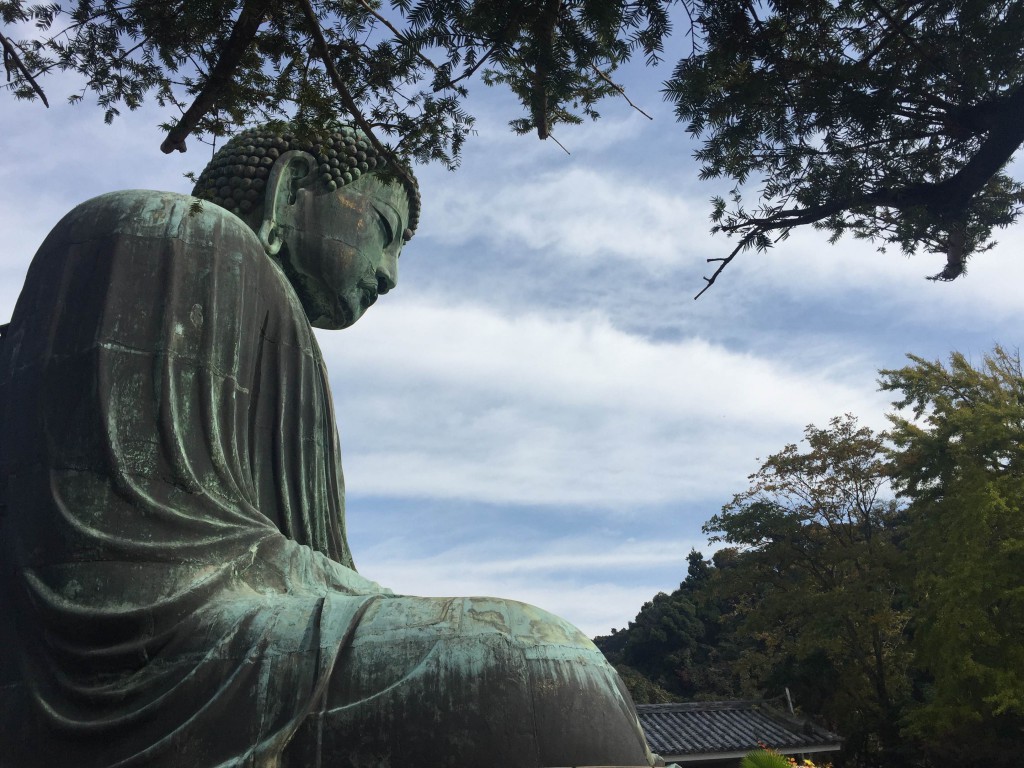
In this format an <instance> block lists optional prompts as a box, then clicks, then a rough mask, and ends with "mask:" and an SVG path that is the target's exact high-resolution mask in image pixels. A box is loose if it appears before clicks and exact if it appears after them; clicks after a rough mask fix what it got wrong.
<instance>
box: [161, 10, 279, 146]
mask: <svg viewBox="0 0 1024 768" xmlns="http://www.w3.org/2000/svg"><path fill="white" fill-rule="evenodd" d="M267 8H268V2H267V0H246V2H245V5H243V6H242V12H241V13H240V14H239V15H238V20H237V21H236V22H235V26H234V27H233V28H232V30H231V35H230V36H229V37H228V40H227V42H226V43H225V44H224V51H223V53H221V55H220V58H219V59H217V63H216V64H214V65H213V68H212V69H211V70H210V75H209V77H207V78H206V82H205V83H204V84H203V88H202V90H201V91H200V92H199V95H197V96H196V98H195V100H194V101H193V102H192V106H190V107H189V108H188V109H187V110H186V111H185V114H184V115H182V116H181V119H180V120H179V121H178V123H177V125H175V126H174V127H173V128H172V129H171V130H170V131H168V132H167V138H165V139H164V141H163V143H162V144H161V145H160V151H161V152H163V153H164V154H165V155H167V154H170V153H171V152H174V151H175V150H177V151H178V152H185V151H186V147H185V139H186V138H188V136H189V134H191V133H192V131H194V130H195V128H196V126H197V125H199V121H200V120H202V119H203V118H204V117H205V116H206V115H207V113H208V112H209V111H210V110H211V109H214V106H215V104H216V103H217V101H218V99H219V97H220V96H221V93H222V92H223V91H224V90H225V89H226V88H228V87H229V86H230V84H231V79H232V76H233V75H234V73H235V70H236V69H237V68H238V64H239V62H241V60H242V57H243V56H244V55H245V52H246V51H247V50H248V49H249V46H250V45H251V44H252V41H253V40H254V39H255V38H256V33H257V31H259V27H260V24H262V23H263V19H264V18H266V15H267Z"/></svg>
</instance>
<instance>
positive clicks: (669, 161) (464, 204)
mask: <svg viewBox="0 0 1024 768" xmlns="http://www.w3.org/2000/svg"><path fill="white" fill-rule="evenodd" d="M672 60H673V55H672V54H671V53H670V55H669V56H668V61H669V62H671V61H672ZM665 77H667V70H666V69H663V70H662V71H660V72H649V71H648V72H645V71H643V70H637V71H632V72H630V73H626V76H625V82H626V83H627V85H628V87H629V90H630V96H631V98H632V99H633V100H634V101H635V102H637V103H638V104H640V105H641V106H642V107H643V108H644V109H645V110H646V111H648V112H649V113H651V114H652V115H653V116H654V117H655V119H654V120H653V121H648V120H647V119H646V118H644V117H643V116H641V115H639V114H637V113H636V112H634V111H632V110H631V109H629V107H628V105H627V104H626V103H625V102H624V101H608V102H606V103H604V104H603V105H602V107H601V111H602V114H603V115H604V117H603V119H602V120H601V121H599V122H597V123H593V124H587V125H585V126H581V127H578V128H574V129H562V130H560V131H558V132H557V133H556V134H555V135H556V136H557V138H558V139H559V141H560V142H561V143H562V144H564V145H565V146H566V147H567V148H568V149H569V150H570V152H571V154H569V155H567V154H565V153H564V152H563V151H562V150H561V149H559V148H558V147H557V146H556V145H554V144H553V143H552V142H539V141H537V139H536V138H535V137H517V136H514V135H513V134H512V133H511V132H510V131H509V130H508V128H507V121H508V120H509V119H512V118H513V117H517V116H518V113H517V111H516V107H515V105H514V104H511V103H509V101H508V100H507V99H506V98H505V97H503V96H502V94H500V93H499V92H496V91H491V90H488V89H485V88H484V87H483V86H477V87H475V88H474V89H473V93H472V99H471V102H470V106H471V108H472V109H473V110H475V113H476V114H477V116H478V123H477V134H476V135H475V136H473V137H472V138H471V140H470V141H469V142H468V143H467V146H466V151H465V156H464V161H463V164H462V168H461V169H460V170H459V171H457V172H455V173H449V172H446V171H444V170H442V169H440V168H419V169H418V171H417V172H418V175H419V178H420V182H421V187H422V191H423V201H424V203H423V205H424V208H423V217H422V223H421V225H420V230H419V232H418V233H417V235H416V237H415V239H414V240H413V241H412V242H411V243H410V244H409V246H408V247H407V248H406V250H405V252H404V253H403V255H402V259H401V265H400V275H399V284H398V288H397V290H395V291H394V292H392V293H389V294H388V295H387V296H386V297H384V298H382V299H381V300H380V301H379V302H378V303H377V304H376V305H375V306H374V307H373V309H372V310H371V311H370V312H369V313H368V314H367V315H366V317H365V318H363V319H362V320H360V322H359V323H358V324H357V325H356V326H355V327H353V328H351V329H349V330H346V331H342V332H335V333H331V332H320V333H319V334H318V335H319V338H320V342H321V345H322V347H323V351H324V354H325V358H326V360H327V362H328V367H329V371H330V376H331V382H332V387H333V391H334V397H335V405H336V410H337V413H338V419H339V426H340V431H341V436H342V450H343V456H344V465H345V476H346V484H347V486H348V528H349V536H350V541H351V544H352V548H353V552H354V554H355V558H356V562H357V565H358V566H359V568H360V570H361V571H362V572H363V573H364V574H366V575H367V576H369V577H370V578H372V579H375V580H377V581H379V582H381V583H382V584H385V585H387V586H390V587H391V588H393V589H394V590H395V591H396V592H403V593H408V594H427V595H444V594H459V595H470V594H472V595H478V594H492V595H499V596H503V597H511V598H516V599H520V600H524V601H527V602H532V603H535V604H538V605H540V606H542V607H544V608H547V609H549V610H551V611H554V612H555V613H558V614H561V615H563V616H565V617H567V618H568V619H570V620H571V621H573V622H575V623H576V624H578V625H579V626H580V627H581V628H582V629H583V630H584V631H586V632H587V633H589V634H597V633H605V632H607V631H608V630H609V629H610V628H611V627H622V626H625V625H626V623H627V622H628V621H629V620H630V619H632V618H633V616H634V615H635V614H636V612H637V610H638V609H639V607H640V605H641V604H642V603H643V602H644V601H645V600H648V599H650V598H651V597H652V596H653V595H654V594H655V593H656V592H658V591H659V590H671V589H673V588H674V587H675V586H677V584H678V582H679V581H680V579H681V578H683V576H684V575H685V569H686V562H685V558H686V554H687V553H688V552H689V550H690V548H691V547H697V548H698V549H704V550H706V551H710V549H709V548H708V546H707V541H706V538H705V537H704V536H703V535H702V534H701V530H700V529H701V524H702V523H703V522H704V521H705V520H706V519H707V518H708V517H710V516H711V515H712V514H714V513H715V512H716V511H718V510H719V509H720V507H721V506H722V504H724V503H726V502H727V501H729V499H730V498H731V497H732V495H733V494H734V493H737V492H740V491H742V490H743V489H744V488H745V487H746V485H745V484H746V477H747V475H748V474H750V473H751V472H752V471H754V470H755V469H756V468H757V466H758V461H757V458H758V457H764V456H767V455H768V454H769V453H772V452H774V451H776V450H778V449H780V448H781V447H782V446H783V445H784V444H786V443H787V442H793V441H797V440H798V439H799V438H800V436H801V433H802V430H803V427H804V426H805V425H806V424H808V423H812V422H813V423H817V424H824V423H825V422H826V421H827V420H828V419H829V418H830V417H831V416H834V415H838V414H842V413H845V412H852V413H854V414H856V415H858V416H859V417H860V418H861V420H862V421H863V422H865V423H867V424H869V425H871V426H873V427H876V428H880V427H883V426H884V424H885V420H884V413H885V411H886V409H887V408H888V400H889V398H888V396H886V395H884V394H882V393H879V392H877V384H876V378H877V370H878V369H879V368H884V367H897V366H900V365H902V364H903V363H904V354H905V353H907V352H913V353H915V354H918V355H922V356H924V357H927V358H945V357H946V356H947V355H948V354H949V353H950V352H951V351H953V350H959V351H963V352H965V353H967V354H969V355H970V356H972V357H973V358H974V359H980V357H981V356H982V355H983V354H984V353H985V352H986V351H987V350H989V349H990V348H991V347H992V345H993V344H994V343H997V342H998V343H1001V344H1003V345H1004V346H1007V347H1009V348H1015V347H1016V346H1017V345H1018V344H1019V341H1018V338H1019V336H1018V329H1019V328H1020V327H1021V321H1022V316H1024V302H1022V301H1021V298H1020V296H1021V287H1020V286H1021V285H1022V278H1024V264H1022V263H1021V260H1020V259H1019V258H1017V255H1018V253H1019V252H1020V249H1021V247H1022V245H1024V236H1022V230H1021V228H1020V226H1016V227H1014V228H1011V229H1008V230H1004V231H1002V232H1001V233H999V240H1000V244H999V246H997V248H996V249H995V250H994V251H992V252H990V253H988V254H983V255H981V256H979V257H978V258H977V260H976V261H975V262H972V264H971V265H970V270H969V274H968V276H967V278H966V279H964V280H961V281H958V282H955V283H952V284H936V283H931V282H928V281H926V280H925V279H924V276H925V275H928V274H934V273H935V272H938V271H939V270H940V269H941V267H942V263H941V259H940V258H939V257H935V256H926V255H922V256H918V257H915V258H912V259H907V258H905V257H903V256H902V255H900V254H898V253H895V252H891V253H888V254H878V253H876V252H875V251H874V249H873V246H871V245H870V244H868V243H864V242H854V241H843V242H841V243H840V244H838V245H837V246H830V245H828V243H827V241H826V238H825V236H824V235H822V234H820V233H815V232H806V233H797V234H795V235H794V236H793V237H792V238H791V239H790V240H789V241H787V242H786V243H783V244H781V245H780V246H779V247H778V248H776V250H775V251H774V252H773V253H770V254H768V255H767V256H765V255H759V254H750V255H746V256H743V257H741V258H739V259H737V260H736V261H735V262H734V263H733V264H732V266H730V268H729V269H728V270H727V271H726V273H725V274H724V275H723V277H722V278H720V280H719V282H718V283H717V284H716V285H715V286H714V287H713V288H712V289H711V290H710V291H709V292H708V293H707V294H705V295H704V296H703V297H702V298H701V299H700V300H699V301H696V302H695V301H693V299H692V297H693V295H694V294H695V293H696V292H697V291H699V290H700V288H701V287H702V285H703V281H702V280H701V276H702V275H704V274H710V270H709V268H708V265H706V264H705V259H706V258H708V257H714V256H722V255H725V254H727V253H728V251H729V250H730V242H729V241H728V240H726V239H725V238H723V237H720V236H716V237H712V236H711V235H709V234H708V229H709V224H708V220H707V214H708V209H709V206H708V199H709V197H710V196H711V195H712V194H714V193H715V192H721V191H722V189H723V186H722V185H715V184H710V183H702V182H699V181H698V180H697V168H696V164H695V163H694V161H693V160H692V151H693V149H694V145H693V144H692V143H691V142H690V141H689V139H688V138H687V136H686V134H685V133H684V131H683V128H682V126H680V125H678V124H677V123H676V122H675V121H674V119H673V117H672V115H671V110H670V109H669V108H668V106H667V105H665V104H664V103H663V102H662V101H661V98H660V94H659V93H658V89H659V87H660V85H659V84H660V82H661V80H663V79H664V78H665ZM47 88H48V90H49V91H50V97H51V99H50V100H51V103H52V104H54V106H53V108H52V109H49V110H45V109H44V108H43V107H42V105H41V104H39V103H23V102H15V101H13V100H11V99H10V98H9V97H7V96H6V94H3V95H0V135H2V136H3V137H4V141H3V148H4V156H3V160H2V161H0V224H2V225H3V232H4V237H3V247H2V249H0V323H3V322H6V321H7V320H8V318H9V317H10V313H11V311H12V310H13V307H14V302H15V301H16V299H17V295H18V292H19V290H20V287H21V283H22V281H23V279H24V276H25V270H26V269H27V266H28V263H29V261H30V259H31V257H32V254H33V253H34V252H35V249H36V248H37V247H38V245H39V244H40V243H41V242H42V240H43V238H44V237H45V236H46V233H47V232H48V231H49V229H50V227H52V226H53V224H55V223H56V222H57V220H58V219H59V218H60V217H61V216H62V215H63V214H64V213H65V212H66V211H67V210H68V209H69V208H71V207H72V206H74V205H75V204H77V203H78V202H81V201H82V200H85V199H88V198H89V197H92V196H94V195H97V194H100V193H102V192H107V191H110V190H114V189H129V188H147V189H167V190H174V191H182V192H187V191H188V190H189V189H190V187H191V184H190V183H189V182H187V181H186V180H185V179H184V178H183V174H184V173H185V172H187V171H193V172H198V171H200V170H201V169H202V167H203V165H204V164H205V162H206V160H207V159H208V158H209V148H208V147H206V146H204V145H202V144H198V143H196V142H194V141H193V142H191V143H190V151H189V152H188V153H186V154H184V155H174V156H165V155H162V154H161V153H160V152H159V144H160V142H161V140H162V135H161V133H160V131H159V130H158V128H157V127H156V126H157V125H158V124H159V123H160V122H162V121H163V120H166V119H167V118H168V116H167V115H163V114H161V113H160V112H159V111H157V110H156V108H155V107H153V108H151V107H148V106H147V107H145V108H143V109H141V110H139V111H138V112H135V113H131V114H127V115H125V116H123V117H121V118H119V119H117V120H116V121H115V122H114V124H113V125H112V126H106V125H104V124H103V121H102V113H101V111H100V110H98V109H96V108H90V107H89V106H88V104H87V103H86V104H84V105H82V106H78V107H74V108H72V107H68V106H66V105H63V104H62V100H63V97H64V96H66V95H67V93H70V92H71V91H72V90H73V84H72V83H71V82H70V81H64V84H63V90H62V84H61V82H58V81H50V83H49V84H48V85H47ZM86 102H88V97H87V98H86ZM1018 167H1019V166H1018Z"/></svg>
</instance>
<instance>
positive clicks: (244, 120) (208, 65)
mask: <svg viewBox="0 0 1024 768" xmlns="http://www.w3.org/2000/svg"><path fill="white" fill-rule="evenodd" d="M666 5H667V3H666V2H663V1H662V0H526V1H525V2H515V3H509V2H503V1H502V0H390V3H389V4H387V5H385V4H384V3H382V2H381V0H293V1H289V2H274V1H272V0H204V1H203V2H192V1H191V0H188V1H186V0H167V1H166V2H151V1H150V0H124V1H122V0H75V1H74V2H61V1H58V2H52V3H48V4H40V5H30V4H29V3H28V2H26V1H25V0H0V22H2V23H3V24H4V25H12V24H14V23H18V22H21V23H24V22H30V21H31V22H34V23H35V25H36V27H37V28H38V30H37V32H38V34H37V35H36V36H35V37H32V38H29V39H24V40H15V39H12V37H10V36H9V35H8V34H5V33H4V29H3V28H0V44H2V46H3V49H4V63H5V65H6V68H7V74H8V81H9V84H8V86H7V87H8V88H9V90H11V91H12V92H13V93H14V95H15V96H17V97H19V98H37V97H41V98H43V99H44V100H45V95H44V90H43V88H42V83H43V81H44V80H45V76H46V75H47V74H49V73H52V72H54V71H72V72H77V73H80V74H81V75H83V76H84V77H85V89H87V90H89V91H92V92H93V93H94V94H95V97H96V99H97V102H98V104H99V105H100V106H101V107H102V108H103V109H104V110H105V115H106V119H107V120H108V121H110V120H112V119H113V118H114V116H116V115H117V114H118V113H119V110H121V109H123V108H127V109H129V110H131V109H135V108H137V107H138V106H139V105H140V104H141V103H142V102H143V100H144V99H145V98H147V97H152V98H155V99H156V100H157V101H158V102H159V104H160V105H161V106H166V107H168V108H170V109H173V110H176V111H178V112H179V113H180V116H179V117H178V118H177V119H176V121H175V122H174V123H173V124H168V125H167V126H166V127H167V129H168V135H167V138H166V140H165V141H164V143H163V146H162V149H163V150H164V151H165V152H171V151H174V150H179V151H184V149H185V139H186V138H187V137H188V136H189V135H190V134H192V133H200V134H213V135H215V136H216V135H220V134H223V133H225V132H230V131H232V130H234V129H237V128H239V127H241V126H244V125H247V124H250V123H252V122H253V121H266V120H267V119H270V118H280V117H283V116H286V115H287V116H291V115H293V114H294V115H295V116H297V117H298V118H299V120H300V121H308V122H309V123H310V124H313V125H316V124H322V123H323V122H325V121H327V120H331V119H337V117H338V116H339V115H348V116H350V118H351V119H352V120H354V121H355V122H356V123H357V124H358V125H359V126H360V127H361V128H362V129H363V130H364V131H365V132H366V133H367V134H368V135H369V136H370V137H371V140H372V141H374V142H375V143H377V144H378V148H381V146H380V142H381V139H380V138H378V137H383V138H384V139H387V140H389V141H391V142H392V143H393V147H392V148H393V149H394V151H395V152H396V153H398V154H401V155H403V156H412V157H415V158H417V159H419V160H421V161H440V162H442V163H445V164H447V165H448V166H449V167H453V166H454V165H455V164H456V163H457V161H458V154H459V149H460V147H461V145H462V142H463V140H464V138H465V136H466V134H467V132H468V131H469V129H470V127H471V125H472V117H471V116H470V115H469V114H468V113H467V112H466V111H465V110H464V108H463V99H464V98H465V96H466V94H467V92H466V85H465V84H466V82H467V80H468V79H469V78H470V77H472V76H473V75H474V74H475V73H477V72H478V71H480V74H481V76H482V78H483V80H484V81H485V82H487V83H490V84H502V85H505V86H507V87H508V88H509V89H511V91H512V92H513V93H514V94H515V95H516V96H517V97H518V98H519V100H520V102H521V104H522V106H523V109H524V113H525V114H524V116H523V117H520V118H518V119H516V120H514V121H513V122H512V127H513V128H514V129H515V130H516V131H519V132H521V133H525V132H529V131H536V132H537V134H538V135H539V136H540V138H547V137H548V136H550V135H551V130H552V128H553V127H554V126H557V125H559V124H564V123H578V122H580V121H581V119H582V117H583V116H590V117H596V116H597V112H596V110H595V104H596V103H597V102H598V101H599V100H600V99H601V98H603V97H605V96H608V95H613V94H614V95H618V94H620V93H621V89H620V88H619V87H618V86H617V85H616V84H615V83H614V82H613V81H612V79H611V75H612V73H613V72H614V71H615V69H616V68H617V67H618V66H619V65H620V64H621V63H623V62H624V61H626V60H627V59H629V58H630V56H631V55H632V54H633V53H635V52H637V51H640V52H642V53H643V54H644V55H645V56H646V57H647V58H648V60H649V61H653V60H656V59H657V58H658V54H659V51H660V50H661V45H662V40H663V38H664V36H665V35H666V34H667V32H668V29H669V21H668V15H667V11H666V7H665V6H666ZM83 92H84V91H83ZM71 98H72V100H73V101H76V100H80V99H82V98H83V93H76V94H73V95H72V97H71Z"/></svg>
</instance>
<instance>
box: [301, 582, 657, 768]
mask: <svg viewBox="0 0 1024 768" xmlns="http://www.w3.org/2000/svg"><path fill="white" fill-rule="evenodd" d="M286 756H287V757H288V758H289V759H286V760H285V761H284V765H287V766H300V765H320V764H322V765H324V766H353V767H355V766H363V765H374V766H377V765H383V764H387V763H388V762H391V761H395V762H398V761H406V760H411V761H414V762H415V763H416V764H417V765H418V766H422V767H423V768H430V767H431V766H448V765H452V766H468V765H473V764H486V765H490V766H503V767H507V768H513V767H517V768H518V767H520V766H522V767H524V768H525V767H527V766H529V767H531V768H535V767H536V766H546V765H580V764H603V765H609V764H618V765H647V764H648V753H647V751H646V748H645V744H644V741H643V737H642V735H641V732H640V729H639V725H638V723H637V720H636V716H635V714H634V712H633V708H632V705H631V704H630V703H629V698H628V694H627V693H626V692H625V690H624V689H623V687H622V684H621V682H620V681H619V678H618V675H617V674H615V672H614V670H612V668H611V667H610V666H609V665H608V663H607V662H606V661H605V659H604V657H603V656H602V655H601V653H600V651H598V650H597V648H596V647H594V645H593V644H592V643H591V642H590V641H589V640H588V639H587V638H586V637H585V636H584V635H583V634H582V633H581V632H579V630H577V629H576V628H575V627H573V626H571V625H570V624H568V623H567V622H565V621H563V620H562V619H559V618H558V617H556V616H553V615H552V614H549V613H547V612H545V611H542V610H540V609H538V608H535V607H533V606H529V605H525V604H523V603H518V602H514V601H510V600H500V599H495V598H483V597H476V598H416V597H394V598H381V599H379V600H377V601H375V602H374V603H373V604H372V605H371V606H370V607H369V609H368V610H367V612H366V614H365V615H364V616H363V617H362V619H361V621H360V623H359V625H358V627H357V629H356V630H355V632H354V635H353V637H352V639H351V642H350V644H349V645H348V647H347V648H346V649H345V651H344V652H343V653H342V654H341V656H340V657H339V658H338V661H337V664H336V666H335V669H334V672H333V674H332V677H331V681H330V688H329V694H328V697H327V701H326V705H325V707H324V708H323V710H322V711H320V712H318V713H315V714H313V715H311V716H310V717H309V718H308V719H307V720H306V722H305V723H304V724H303V726H302V727H301V728H300V729H299V732H298V733H297V734H296V736H295V739H294V740H293V743H292V745H291V746H290V747H289V749H288V750H287V751H286ZM317 759H318V760H319V761H320V762H317Z"/></svg>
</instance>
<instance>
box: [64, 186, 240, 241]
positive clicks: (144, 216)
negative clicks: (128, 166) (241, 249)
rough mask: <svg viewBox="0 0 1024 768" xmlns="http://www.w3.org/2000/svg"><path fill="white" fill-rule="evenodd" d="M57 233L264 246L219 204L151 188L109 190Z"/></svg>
mask: <svg viewBox="0 0 1024 768" xmlns="http://www.w3.org/2000/svg"><path fill="white" fill-rule="evenodd" d="M52 234H58V235H59V236H61V237H62V238H68V239H70V240H73V241H78V242H81V241H82V240H86V239H90V238H95V237H107V236H112V235H122V236H136V237H145V238H157V239H161V238H175V239H185V240H198V241H207V240H209V239H211V238H212V239H216V240H231V241H235V242H236V243H237V244H238V245H242V244H246V245H248V246H251V247H257V248H258V247H259V241H258V240H257V238H256V236H255V234H254V233H253V231H252V230H251V229H250V228H249V227H248V226H247V225H246V224H245V222H243V221H242V220H241V219H239V218H238V217H237V216H235V215H234V214H233V213H230V212H229V211H226V210H225V209H223V208H221V207H220V206H218V205H214V204H213V203H211V202H209V201H205V200H200V199H199V198H196V197H192V196H191V195H183V194H180V193H177V192H160V191H156V190H149V189H126V190H120V191H117V192H108V193H106V194H103V195H99V196H98V197H94V198H92V199H90V200H86V201H85V202H84V203H81V204H79V205H77V206H75V207H74V208H73V209H71V211H69V212H68V214H67V215H66V216H64V218H63V219H61V221H60V223H59V224H58V225H57V226H56V227H54V232H53V233H52Z"/></svg>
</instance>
